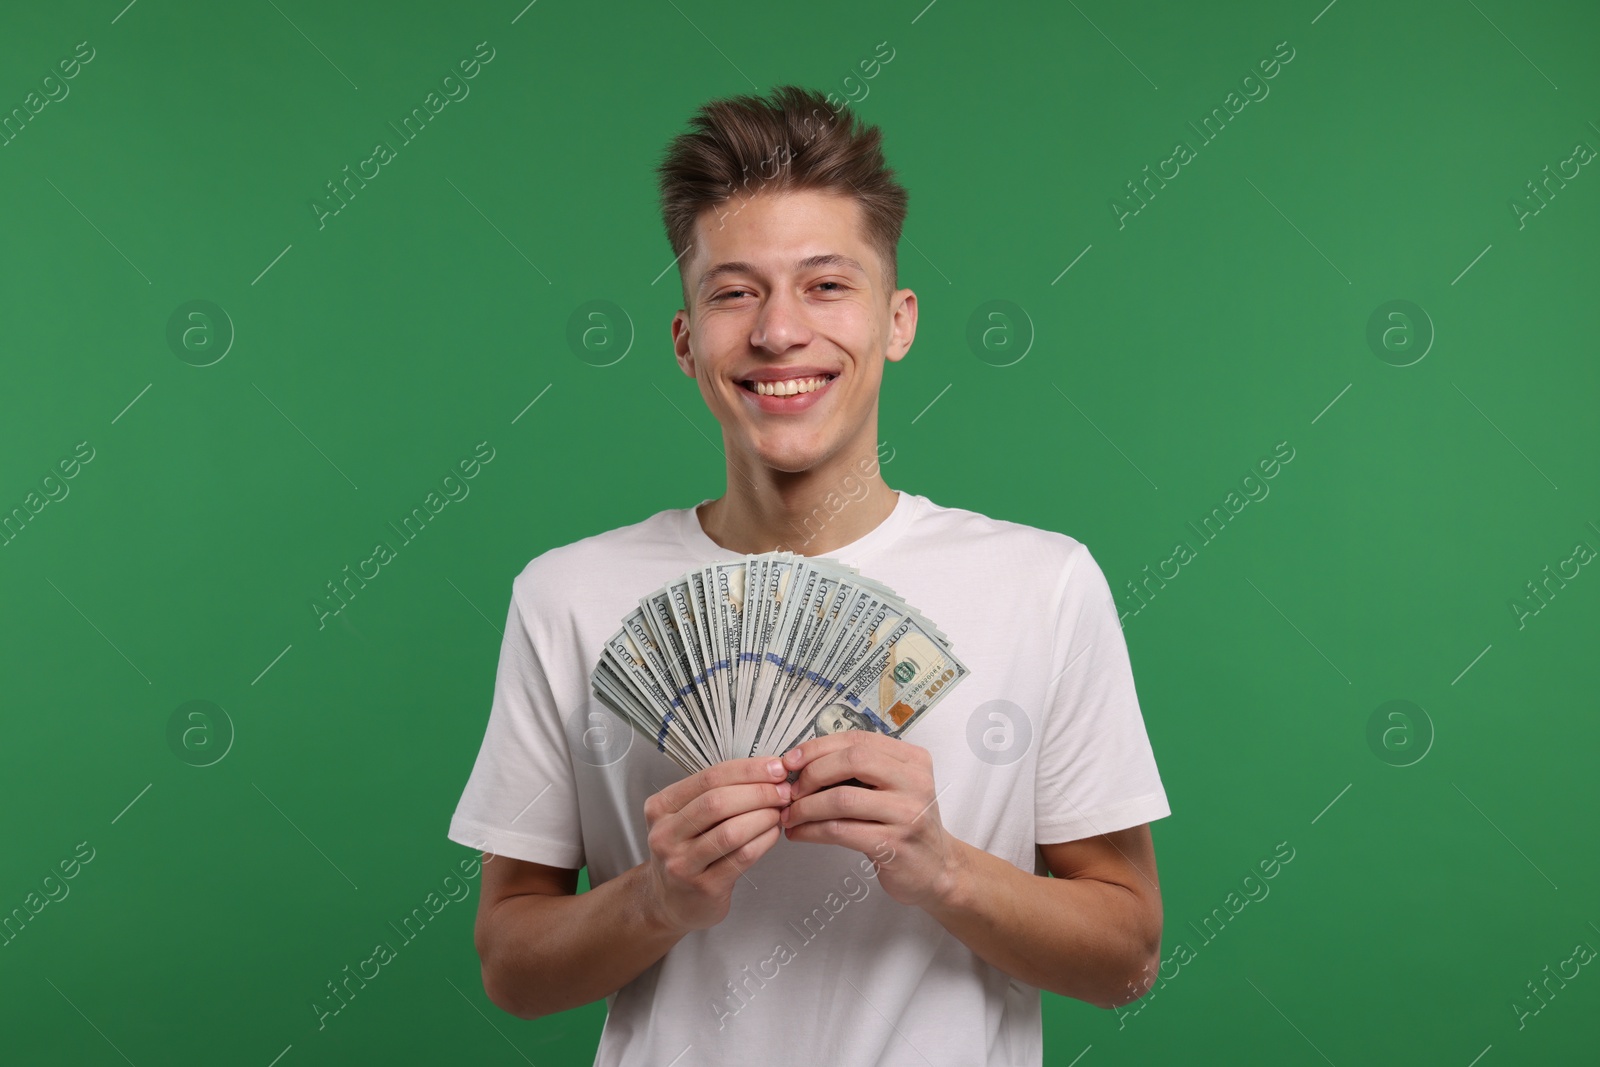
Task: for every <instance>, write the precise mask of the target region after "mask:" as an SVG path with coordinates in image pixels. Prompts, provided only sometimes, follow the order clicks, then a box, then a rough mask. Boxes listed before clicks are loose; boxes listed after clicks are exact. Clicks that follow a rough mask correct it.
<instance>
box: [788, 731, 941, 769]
mask: <svg viewBox="0 0 1600 1067" xmlns="http://www.w3.org/2000/svg"><path fill="white" fill-rule="evenodd" d="M857 745H860V746H862V747H865V748H869V749H872V750H873V751H878V752H882V753H884V754H885V755H887V756H890V757H892V758H894V759H896V760H899V761H901V762H902V763H909V762H911V761H912V760H913V759H914V758H915V757H916V753H915V752H914V751H913V750H914V749H915V748H916V747H917V746H915V745H912V744H911V743H910V742H909V741H902V740H901V739H900V738H898V737H890V736H888V735H887V734H880V733H878V732H877V731H875V730H841V731H839V732H838V733H836V734H826V735H824V736H822V737H814V738H812V739H811V740H809V741H805V742H803V743H801V744H798V745H796V746H794V747H793V748H791V749H790V750H789V751H787V752H785V753H784V754H783V765H784V766H785V767H786V768H788V769H789V770H791V771H794V770H799V769H800V768H801V767H804V766H805V765H806V764H807V763H809V762H811V761H812V760H814V759H816V758H817V757H819V756H824V755H827V754H828V753H830V752H835V751H838V750H841V749H846V748H853V747H855V746H857Z"/></svg>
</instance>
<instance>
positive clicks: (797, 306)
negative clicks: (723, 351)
mask: <svg viewBox="0 0 1600 1067" xmlns="http://www.w3.org/2000/svg"><path fill="white" fill-rule="evenodd" d="M810 335H811V330H810V327H809V326H808V325H807V324H806V309H805V304H804V303H803V302H802V301H801V300H800V299H799V298H798V297H797V296H795V295H794V294H793V293H792V292H789V291H788V290H786V289H783V288H778V289H776V290H774V291H773V292H772V293H771V294H769V295H768V296H767V298H766V300H764V301H763V302H762V305H761V310H760V311H759V312H758V313H757V315H756V321H755V326H754V327H753V328H752V329H751V331H750V343H751V345H753V346H754V347H756V348H763V349H766V350H767V351H769V352H772V353H775V354H778V355H781V354H783V353H784V352H786V351H788V350H789V349H790V348H793V347H794V346H795V345H801V344H805V343H806V342H807V341H809V340H810Z"/></svg>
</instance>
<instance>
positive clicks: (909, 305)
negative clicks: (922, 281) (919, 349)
mask: <svg viewBox="0 0 1600 1067" xmlns="http://www.w3.org/2000/svg"><path fill="white" fill-rule="evenodd" d="M916 336H917V294H916V293H913V292H912V291H911V290H910V289H900V290H897V291H896V292H895V294H894V296H893V298H892V303H891V309H890V313H889V344H888V346H887V348H886V349H885V354H886V355H887V356H888V357H889V362H891V363H898V362H900V361H901V360H902V359H904V358H905V356H906V353H907V352H909V351H911V342H912V341H913V340H914V339H915V338H916Z"/></svg>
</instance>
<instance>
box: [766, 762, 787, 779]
mask: <svg viewBox="0 0 1600 1067" xmlns="http://www.w3.org/2000/svg"><path fill="white" fill-rule="evenodd" d="M767 773H768V774H771V775H773V776H774V777H777V776H781V775H782V774H783V773H784V770H783V761H782V760H777V759H775V760H770V761H769V762H768V763H767Z"/></svg>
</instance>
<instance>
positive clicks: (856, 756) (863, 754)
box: [794, 745, 916, 799]
mask: <svg viewBox="0 0 1600 1067" xmlns="http://www.w3.org/2000/svg"><path fill="white" fill-rule="evenodd" d="M851 778H855V779H857V780H859V781H860V782H863V783H865V784H866V785H868V786H871V787H875V788H878V789H897V790H905V789H910V788H911V787H912V786H913V785H914V784H915V782H916V779H915V777H914V772H913V769H912V766H911V764H909V763H902V762H901V761H900V760H897V759H894V758H893V757H892V756H890V755H888V754H886V753H884V752H883V751H882V750H880V749H878V748H876V747H874V746H870V745H850V746H848V747H845V748H841V749H839V750H837V751H834V752H826V753H823V754H822V755H820V756H817V757H815V758H813V759H811V760H810V761H809V762H808V763H807V764H806V765H805V766H804V767H802V768H801V769H800V776H799V777H798V778H796V779H795V782H794V797H795V799H799V798H800V797H803V796H807V795H808V794H811V793H815V792H817V791H819V790H822V789H826V788H828V787H829V786H832V785H837V784H838V783H840V782H844V781H848V780H849V779H851Z"/></svg>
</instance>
